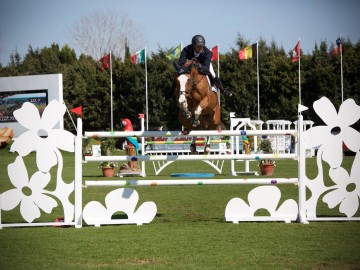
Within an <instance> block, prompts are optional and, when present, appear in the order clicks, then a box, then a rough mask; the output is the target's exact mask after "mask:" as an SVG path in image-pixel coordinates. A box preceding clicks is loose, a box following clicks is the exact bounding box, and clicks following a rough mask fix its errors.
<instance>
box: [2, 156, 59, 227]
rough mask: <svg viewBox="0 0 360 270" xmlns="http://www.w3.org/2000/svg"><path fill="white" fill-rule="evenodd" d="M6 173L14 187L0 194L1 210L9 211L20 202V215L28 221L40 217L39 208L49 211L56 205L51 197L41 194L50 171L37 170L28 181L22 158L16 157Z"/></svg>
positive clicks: (48, 180)
mask: <svg viewBox="0 0 360 270" xmlns="http://www.w3.org/2000/svg"><path fill="white" fill-rule="evenodd" d="M8 174H9V178H10V181H11V183H12V184H13V185H14V187H15V188H14V189H10V190H8V191H5V192H4V193H2V194H1V195H0V200H1V201H2V210H5V211H9V210H12V209H14V208H15V207H16V206H17V205H19V204H20V213H21V215H22V217H23V218H24V219H25V220H26V221H27V222H29V223H30V222H32V221H33V220H34V219H36V218H38V217H40V209H41V210H43V211H44V212H46V213H51V211H52V209H53V208H54V207H56V206H57V202H56V201H55V200H54V199H53V198H51V197H49V196H47V195H44V194H43V193H44V188H45V187H46V186H47V184H48V183H49V182H50V178H51V176H50V173H48V172H47V173H43V172H40V171H38V172H36V173H34V174H33V176H32V177H31V179H30V181H29V177H28V172H27V170H26V167H25V164H24V161H23V158H22V157H17V158H16V160H15V162H14V163H11V164H9V166H8ZM45 192H46V191H45ZM39 208H40V209H39Z"/></svg>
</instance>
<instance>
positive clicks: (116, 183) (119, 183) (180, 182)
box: [85, 178, 298, 187]
mask: <svg viewBox="0 0 360 270" xmlns="http://www.w3.org/2000/svg"><path fill="white" fill-rule="evenodd" d="M297 183H298V179H297V178H276V179H275V178H274V179H272V178H256V179H246V178H243V179H238V178H236V179H201V180H199V179H196V180H195V179H176V180H108V181H104V180H86V181H85V186H86V187H95V186H96V187H99V186H106V187H109V186H111V187H128V186H152V187H154V186H191V185H198V186H202V185H251V184H254V185H276V184H294V185H297Z"/></svg>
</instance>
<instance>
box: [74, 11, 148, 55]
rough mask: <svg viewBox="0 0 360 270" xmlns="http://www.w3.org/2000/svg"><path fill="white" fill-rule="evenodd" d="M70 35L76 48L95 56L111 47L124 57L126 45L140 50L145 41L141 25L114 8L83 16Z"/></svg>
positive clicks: (115, 52) (113, 52) (104, 52)
mask: <svg viewBox="0 0 360 270" xmlns="http://www.w3.org/2000/svg"><path fill="white" fill-rule="evenodd" d="M68 35H69V40H70V43H71V44H72V45H73V46H74V47H75V48H76V49H78V50H79V51H80V52H81V53H83V54H85V55H89V56H92V57H93V58H94V59H100V58H101V56H103V55H104V54H106V53H109V51H110V50H111V52H112V54H113V55H114V56H116V57H118V58H123V59H124V57H125V46H127V45H131V47H132V49H134V50H138V49H140V48H141V47H143V46H144V43H145V35H144V31H143V30H142V27H141V26H140V25H137V24H135V23H134V22H133V21H132V20H131V19H130V18H129V17H128V16H127V15H123V14H120V13H119V12H117V11H115V10H106V11H96V12H95V13H93V14H91V15H88V16H84V17H81V18H80V19H79V20H78V21H76V22H75V23H74V25H73V27H72V28H70V29H69V30H68Z"/></svg>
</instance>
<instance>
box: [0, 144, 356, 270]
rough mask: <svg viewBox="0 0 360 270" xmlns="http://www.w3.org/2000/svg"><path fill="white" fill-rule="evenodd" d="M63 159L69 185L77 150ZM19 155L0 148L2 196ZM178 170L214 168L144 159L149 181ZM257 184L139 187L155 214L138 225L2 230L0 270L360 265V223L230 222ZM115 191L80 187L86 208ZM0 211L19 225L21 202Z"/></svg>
mask: <svg viewBox="0 0 360 270" xmlns="http://www.w3.org/2000/svg"><path fill="white" fill-rule="evenodd" d="M64 156H65V168H66V170H64V173H63V178H64V179H67V180H69V181H71V180H72V179H73V177H74V160H73V155H71V154H68V153H64ZM15 157H16V154H11V153H8V149H0V164H1V166H0V180H1V182H0V191H1V192H3V191H4V190H6V189H8V188H10V187H11V184H10V183H9V179H8V176H7V168H6V167H7V166H6V165H7V164H8V163H10V162H12V161H13V160H14V159H15ZM34 159H35V155H34V154H31V155H30V156H29V157H27V158H26V164H29V167H30V168H31V166H32V165H31V164H33V163H34ZM352 160H353V157H345V159H344V164H345V165H344V167H346V168H350V166H351V164H352ZM276 164H277V167H276V171H275V174H274V176H273V177H296V176H297V163H296V161H294V160H283V161H277V162H276ZM237 166H240V167H243V164H238V165H237ZM250 169H251V170H258V167H257V164H256V163H255V162H251V168H250ZM28 170H29V168H28ZM32 170H34V171H35V168H34V166H33V167H32ZM29 171H31V169H30V170H29ZM182 172H211V173H215V171H214V170H213V169H212V168H211V167H210V166H208V165H207V164H205V163H203V162H200V161H195V162H194V161H192V162H188V161H180V162H175V163H173V164H171V165H170V166H168V167H167V168H166V169H165V170H164V171H163V172H162V173H161V175H160V176H155V175H154V170H153V168H152V165H151V164H150V163H148V164H147V177H146V178H145V179H171V176H170V174H171V173H182ZM52 173H54V172H52ZM229 173H230V161H225V165H224V173H223V175H216V177H217V178H230V177H231V176H230V175H229ZM316 173H317V168H316V163H315V159H314V158H309V159H307V174H308V175H309V176H311V175H313V176H314V175H316ZM100 177H101V171H100V169H98V168H97V164H96V163H87V164H84V166H83V180H94V179H99V178H100ZM248 177H254V178H256V177H259V176H248ZM114 179H118V178H116V177H114ZM126 179H137V177H127V178H126ZM278 187H279V188H280V189H281V191H282V194H283V198H282V200H285V199H287V198H294V199H297V187H296V186H294V185H281V186H280V185H279V186H278ZM252 188H254V185H252V186H249V185H238V186H230V185H224V186H220V185H219V186H172V187H170V186H168V187H166V186H162V187H161V186H158V187H136V188H135V189H136V190H137V192H138V193H139V196H140V202H139V204H141V203H142V202H144V201H154V202H155V203H156V205H157V216H156V217H155V219H154V220H153V221H152V222H151V223H150V224H147V225H142V226H136V225H118V226H102V227H100V228H98V227H93V226H86V224H84V227H83V228H81V229H75V228H73V227H71V228H54V227H35V228H3V229H2V230H0V269H360V223H359V222H311V223H310V224H308V225H304V224H299V223H291V224H285V223H282V222H267V223H258V222H245V223H240V224H232V223H226V222H225V217H224V213H225V207H226V204H227V203H228V201H229V200H230V199H232V198H234V197H241V198H243V199H246V196H247V193H248V192H249V190H251V189H252ZM113 189H115V188H111V187H102V188H99V187H88V188H86V189H84V190H83V205H85V204H86V203H87V202H89V201H91V200H99V201H100V202H102V203H103V202H104V196H105V195H106V194H107V193H108V192H110V191H111V190H113ZM318 208H319V212H320V214H322V215H331V214H334V213H335V211H334V210H332V209H327V208H326V205H325V204H320V205H319V207H318ZM1 214H2V222H4V223H6V222H22V220H21V217H20V215H19V208H18V207H17V208H16V209H14V210H13V211H10V212H2V213H1ZM262 214H263V213H262ZM59 216H61V209H57V208H56V209H55V210H54V212H53V213H51V214H50V215H45V214H44V215H43V216H42V217H41V218H40V219H39V220H37V221H39V222H46V221H54V220H55V219H56V218H57V217H59ZM358 216H360V215H358Z"/></svg>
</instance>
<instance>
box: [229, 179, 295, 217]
mask: <svg viewBox="0 0 360 270" xmlns="http://www.w3.org/2000/svg"><path fill="white" fill-rule="evenodd" d="M280 199H281V191H280V189H279V188H278V187H275V186H260V187H256V188H254V189H253V190H251V191H250V192H249V194H248V200H249V205H248V204H247V203H246V202H245V201H244V200H242V199H240V198H233V199H231V200H230V201H229V202H228V204H227V206H226V209H225V218H226V221H232V222H238V221H241V220H246V219H251V218H252V217H254V214H255V212H256V211H257V210H259V209H266V210H268V212H269V214H270V216H271V217H272V218H278V219H283V220H296V218H297V216H298V205H297V203H296V202H295V200H292V199H288V200H286V201H284V202H283V203H282V204H281V205H280V206H279V202H280Z"/></svg>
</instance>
